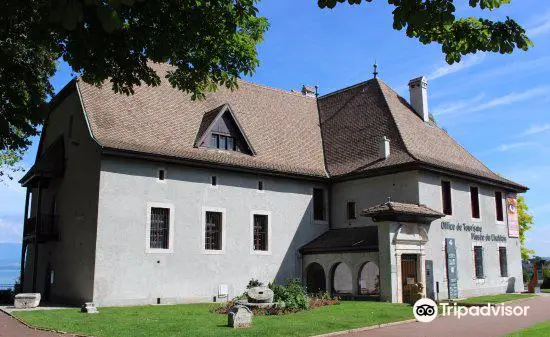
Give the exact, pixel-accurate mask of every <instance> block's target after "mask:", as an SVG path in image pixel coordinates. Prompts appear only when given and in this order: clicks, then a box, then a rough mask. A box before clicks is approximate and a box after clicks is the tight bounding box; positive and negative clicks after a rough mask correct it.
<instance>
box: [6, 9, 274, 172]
mask: <svg viewBox="0 0 550 337" xmlns="http://www.w3.org/2000/svg"><path fill="white" fill-rule="evenodd" d="M257 1H258V0H217V1H212V0H49V1H19V0H4V1H2V2H1V4H0V59H1V60H2V61H1V62H0V153H2V155H6V156H8V155H10V153H11V154H13V151H16V152H17V151H22V150H25V149H26V148H27V147H28V146H29V140H28V139H29V137H30V136H33V135H35V134H36V133H37V126H38V125H39V124H40V123H41V122H42V121H43V120H44V117H45V113H44V111H43V110H41V106H43V104H44V103H45V101H46V100H47V99H48V97H50V96H51V95H52V94H53V90H52V86H51V85H50V83H49V82H48V80H49V78H50V77H51V76H52V75H53V74H54V73H55V62H56V60H58V59H63V60H64V61H66V62H67V63H68V64H69V65H70V66H71V67H72V69H73V71H74V72H75V73H76V74H79V75H80V76H81V77H82V79H83V80H84V81H86V82H88V83H91V84H95V85H101V84H102V83H103V82H104V81H106V80H108V81H110V83H111V85H112V88H113V89H114V91H116V92H119V93H124V94H131V93H133V91H134V87H135V86H136V85H141V84H142V83H145V84H147V85H152V86H155V85H158V84H160V80H161V79H160V78H159V76H158V74H156V73H155V71H154V70H153V69H152V68H151V62H167V63H169V64H171V65H173V66H174V68H173V70H171V71H169V72H168V74H167V76H166V77H167V79H168V81H169V82H170V84H171V85H172V86H174V87H177V88H178V89H181V90H183V91H185V92H188V93H191V94H192V95H193V97H194V98H196V97H201V96H203V95H204V93H205V92H207V91H211V90H214V89H215V88H216V87H217V86H226V87H228V88H234V87H236V85H237V78H238V77H239V76H240V75H241V74H245V75H247V74H250V73H252V72H253V71H254V70H255V68H256V67H257V66H258V59H257V51H256V46H257V44H258V43H259V42H261V41H262V39H263V34H264V32H265V31H266V30H267V27H268V24H267V20H266V19H265V18H262V17H259V16H258V15H257V8H256V6H255V5H256V3H257ZM0 169H2V168H0Z"/></svg>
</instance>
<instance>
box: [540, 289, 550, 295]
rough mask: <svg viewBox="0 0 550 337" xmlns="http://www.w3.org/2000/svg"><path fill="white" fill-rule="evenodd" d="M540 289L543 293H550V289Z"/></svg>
mask: <svg viewBox="0 0 550 337" xmlns="http://www.w3.org/2000/svg"><path fill="white" fill-rule="evenodd" d="M540 291H542V292H543V293H548V294H550V289H541V290H540Z"/></svg>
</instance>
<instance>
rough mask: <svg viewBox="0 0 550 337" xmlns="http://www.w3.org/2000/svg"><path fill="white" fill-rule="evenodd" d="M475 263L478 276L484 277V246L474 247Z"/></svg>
mask: <svg viewBox="0 0 550 337" xmlns="http://www.w3.org/2000/svg"><path fill="white" fill-rule="evenodd" d="M474 264H475V268H476V278H484V275H483V247H481V246H475V247H474Z"/></svg>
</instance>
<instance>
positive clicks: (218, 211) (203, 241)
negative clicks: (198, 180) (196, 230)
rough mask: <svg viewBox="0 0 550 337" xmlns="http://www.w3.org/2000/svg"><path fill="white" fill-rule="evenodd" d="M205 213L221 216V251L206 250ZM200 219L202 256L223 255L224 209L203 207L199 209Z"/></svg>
mask: <svg viewBox="0 0 550 337" xmlns="http://www.w3.org/2000/svg"><path fill="white" fill-rule="evenodd" d="M206 212H217V213H221V214H222V223H221V231H222V233H221V240H222V244H221V249H218V250H215V249H206ZM201 218H202V220H201V221H202V235H201V238H202V240H201V242H200V243H201V249H202V252H203V254H213V255H216V254H225V247H226V235H225V233H226V222H227V219H226V209H225V208H220V207H208V206H204V207H202V209H201Z"/></svg>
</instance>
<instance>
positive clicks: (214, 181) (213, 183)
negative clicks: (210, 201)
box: [211, 176, 218, 186]
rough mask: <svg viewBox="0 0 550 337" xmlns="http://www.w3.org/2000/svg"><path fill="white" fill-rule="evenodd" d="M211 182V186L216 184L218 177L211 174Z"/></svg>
mask: <svg viewBox="0 0 550 337" xmlns="http://www.w3.org/2000/svg"><path fill="white" fill-rule="evenodd" d="M211 184H212V186H217V185H218V177H216V176H212V180H211Z"/></svg>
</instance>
